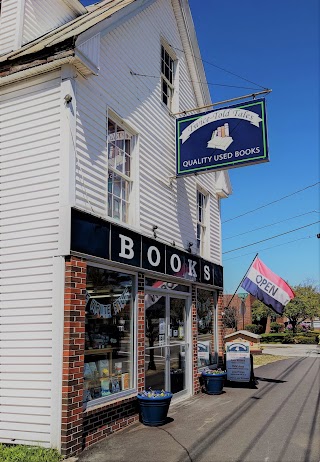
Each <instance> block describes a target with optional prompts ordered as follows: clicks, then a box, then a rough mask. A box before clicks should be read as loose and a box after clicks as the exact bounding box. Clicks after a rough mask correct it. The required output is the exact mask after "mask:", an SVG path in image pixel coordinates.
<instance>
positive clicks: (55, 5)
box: [22, 0, 78, 44]
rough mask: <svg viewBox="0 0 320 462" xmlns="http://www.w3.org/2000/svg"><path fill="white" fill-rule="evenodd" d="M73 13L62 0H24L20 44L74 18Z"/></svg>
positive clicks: (75, 15)
mask: <svg viewBox="0 0 320 462" xmlns="http://www.w3.org/2000/svg"><path fill="white" fill-rule="evenodd" d="M77 16H78V14H76V13H75V11H73V10H72V9H71V8H70V7H69V6H68V5H67V4H66V3H65V2H63V1H62V0H49V1H48V0H47V1H45V2H44V1H43V0H25V12H24V22H23V36H22V44H25V43H28V42H31V40H34V39H35V38H37V37H40V36H41V35H43V34H45V33H46V32H49V31H51V30H53V29H56V28H57V27H59V26H61V25H63V24H65V23H67V22H68V21H71V20H72V19H74V18H76V17H77Z"/></svg>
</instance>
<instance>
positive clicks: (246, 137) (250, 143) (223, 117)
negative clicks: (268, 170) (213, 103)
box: [176, 98, 269, 176]
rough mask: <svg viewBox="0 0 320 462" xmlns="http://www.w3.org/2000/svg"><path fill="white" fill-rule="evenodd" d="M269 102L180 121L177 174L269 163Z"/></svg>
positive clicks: (234, 107) (242, 104)
mask: <svg viewBox="0 0 320 462" xmlns="http://www.w3.org/2000/svg"><path fill="white" fill-rule="evenodd" d="M268 161H269V157H268V143H267V123H266V105H265V100H264V99H263V98H262V99H259V100H252V101H247V102H243V103H239V104H237V105H233V106H228V107H224V108H221V109H216V110H212V111H208V112H202V113H201V114H193V115H188V116H183V117H180V118H178V119H177V120H176V175H177V176H183V175H190V174H195V173H197V174H199V173H206V172H209V171H213V170H224V169H230V168H235V167H244V166H246V165H252V164H257V163H261V162H268Z"/></svg>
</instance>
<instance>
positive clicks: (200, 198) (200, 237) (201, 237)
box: [197, 190, 207, 255]
mask: <svg viewBox="0 0 320 462" xmlns="http://www.w3.org/2000/svg"><path fill="white" fill-rule="evenodd" d="M206 203H207V197H206V196H205V195H204V194H203V193H202V192H201V191H199V190H198V191H197V249H198V252H199V254H200V255H203V254H204V249H205V237H206Z"/></svg>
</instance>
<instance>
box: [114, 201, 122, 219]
mask: <svg viewBox="0 0 320 462" xmlns="http://www.w3.org/2000/svg"><path fill="white" fill-rule="evenodd" d="M120 204H121V201H120V199H118V198H115V197H114V198H113V214H112V216H113V218H116V219H117V220H120Z"/></svg>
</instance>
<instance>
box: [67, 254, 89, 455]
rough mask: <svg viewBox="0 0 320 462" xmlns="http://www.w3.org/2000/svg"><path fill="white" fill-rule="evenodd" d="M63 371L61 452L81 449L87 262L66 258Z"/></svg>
mask: <svg viewBox="0 0 320 462" xmlns="http://www.w3.org/2000/svg"><path fill="white" fill-rule="evenodd" d="M65 265H66V267H65V295H64V335H63V370H62V423H61V453H62V455H69V454H74V453H78V452H79V451H81V450H82V434H83V410H82V402H83V368H84V345H85V289H86V268H87V265H86V262H85V261H84V260H83V259H81V258H76V257H68V258H66V264H65Z"/></svg>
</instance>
